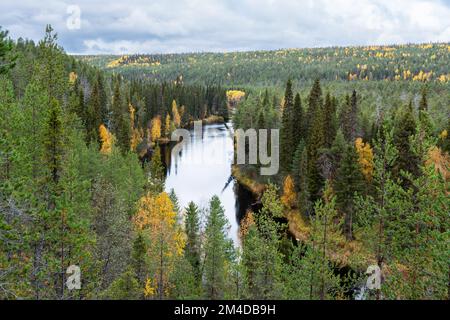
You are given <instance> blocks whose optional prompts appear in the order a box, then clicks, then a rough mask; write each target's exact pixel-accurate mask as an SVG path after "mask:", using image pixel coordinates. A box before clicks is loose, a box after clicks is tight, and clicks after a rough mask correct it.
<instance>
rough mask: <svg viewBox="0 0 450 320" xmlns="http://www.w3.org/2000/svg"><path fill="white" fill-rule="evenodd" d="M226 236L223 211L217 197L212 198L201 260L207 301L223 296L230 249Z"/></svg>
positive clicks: (225, 222) (225, 221) (226, 227)
mask: <svg viewBox="0 0 450 320" xmlns="http://www.w3.org/2000/svg"><path fill="white" fill-rule="evenodd" d="M227 234H228V221H227V219H226V217H225V212H224V209H223V207H222V205H221V203H220V200H219V197H217V196H213V197H212V198H211V201H210V207H209V215H208V217H207V222H206V229H205V240H204V259H203V270H204V272H203V276H204V292H205V295H206V298H208V299H220V298H221V297H223V296H224V291H225V287H226V283H225V279H226V276H225V268H226V264H227V263H228V261H229V250H230V248H232V242H231V240H230V239H228V238H227Z"/></svg>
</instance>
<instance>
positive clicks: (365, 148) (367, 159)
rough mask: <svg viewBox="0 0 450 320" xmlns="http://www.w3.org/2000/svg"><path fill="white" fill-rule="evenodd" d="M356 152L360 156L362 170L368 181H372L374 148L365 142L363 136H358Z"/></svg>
mask: <svg viewBox="0 0 450 320" xmlns="http://www.w3.org/2000/svg"><path fill="white" fill-rule="evenodd" d="M355 147H356V152H357V153H358V157H359V160H358V161H359V164H360V166H361V171H362V173H363V175H364V177H365V178H366V180H367V181H369V182H370V181H371V180H372V177H373V169H374V165H373V150H372V148H371V147H370V144H369V143H368V142H367V143H364V142H363V140H362V138H357V139H356V140H355Z"/></svg>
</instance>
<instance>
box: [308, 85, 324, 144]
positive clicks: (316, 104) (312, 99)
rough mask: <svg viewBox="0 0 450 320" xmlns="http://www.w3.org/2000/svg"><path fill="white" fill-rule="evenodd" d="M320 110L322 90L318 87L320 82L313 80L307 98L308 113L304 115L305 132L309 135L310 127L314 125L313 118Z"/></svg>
mask: <svg viewBox="0 0 450 320" xmlns="http://www.w3.org/2000/svg"><path fill="white" fill-rule="evenodd" d="M321 108H322V88H321V87H320V80H319V79H316V80H314V84H313V87H312V88H311V91H310V93H309V97H308V111H307V113H306V119H305V120H306V126H305V131H306V132H307V134H308V135H309V132H310V130H311V127H312V126H313V124H314V121H315V120H314V119H315V116H316V114H317V112H318V110H319V109H321Z"/></svg>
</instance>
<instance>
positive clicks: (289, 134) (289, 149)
mask: <svg viewBox="0 0 450 320" xmlns="http://www.w3.org/2000/svg"><path fill="white" fill-rule="evenodd" d="M293 100H294V97H293V94H292V81H291V80H290V79H289V80H288V81H287V83H286V91H285V94H284V107H283V115H282V120H281V132H280V140H281V141H280V161H281V169H282V171H283V172H285V173H287V172H288V171H289V170H290V166H291V164H292V158H293V156H294V151H295V147H296V146H295V143H294V136H293V132H294V129H293V128H294V123H293V114H294V110H293V109H294V101H293Z"/></svg>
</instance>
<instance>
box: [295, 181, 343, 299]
mask: <svg viewBox="0 0 450 320" xmlns="http://www.w3.org/2000/svg"><path fill="white" fill-rule="evenodd" d="M332 193H333V191H332V190H331V184H329V183H328V182H327V184H326V186H325V191H324V200H323V201H322V199H319V200H318V201H317V202H316V204H315V208H314V213H315V214H314V216H311V217H310V224H311V236H310V238H309V240H308V249H307V254H306V257H305V261H304V266H302V267H303V268H305V269H306V270H307V271H308V272H307V273H309V280H310V281H309V289H310V290H309V291H310V292H309V298H310V299H321V300H324V299H329V298H336V297H337V296H338V294H339V289H340V283H339V278H338V277H337V276H336V275H334V273H333V269H332V268H331V266H330V263H329V261H328V259H329V257H330V255H331V254H332V253H333V252H335V251H336V249H337V248H338V246H339V243H340V242H341V239H340V238H341V232H340V228H341V224H342V220H341V219H339V217H338V212H337V210H336V209H335V202H336V200H335V197H334V196H333V194H332Z"/></svg>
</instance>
